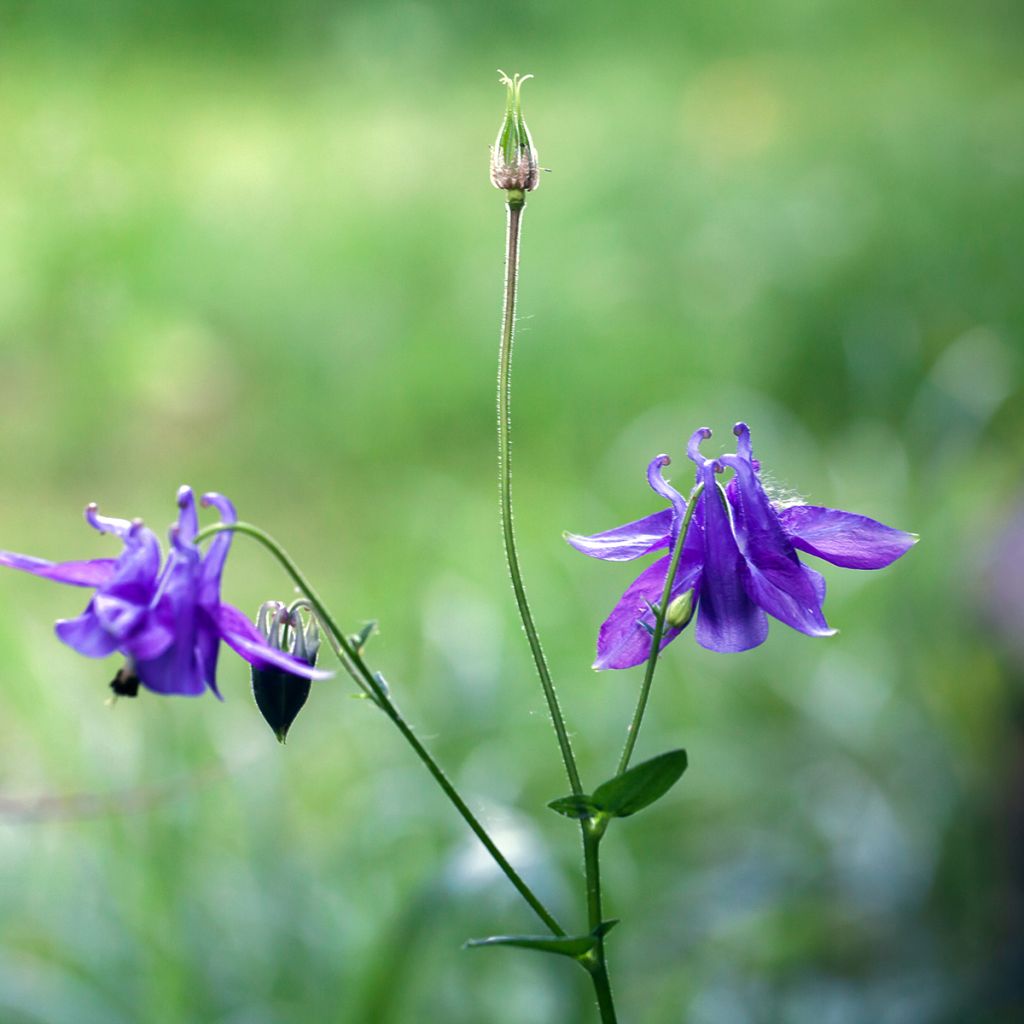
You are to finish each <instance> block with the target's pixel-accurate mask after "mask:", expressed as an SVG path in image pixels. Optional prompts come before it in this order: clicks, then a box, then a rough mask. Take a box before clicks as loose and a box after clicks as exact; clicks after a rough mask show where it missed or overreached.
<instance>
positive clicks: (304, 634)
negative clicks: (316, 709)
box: [252, 601, 320, 743]
mask: <svg viewBox="0 0 1024 1024" xmlns="http://www.w3.org/2000/svg"><path fill="white" fill-rule="evenodd" d="M300 606H305V607H308V606H306V605H305V603H304V602H299V603H297V604H295V605H292V607H291V608H287V607H285V605H283V604H282V603H281V602H280V601H267V602H266V603H265V604H264V605H263V606H262V607H261V608H260V611H259V616H258V617H257V619H256V628H257V629H258V630H259V631H260V632H261V633H262V634H263V635H264V636H265V637H266V638H267V644H268V645H269V646H270V647H273V648H274V649H275V650H278V651H284V652H285V653H287V654H290V655H292V657H294V658H297V659H298V660H299V661H302V662H304V663H305V664H307V665H310V666H312V665H315V664H316V655H317V651H318V650H319V648H320V628H319V626H318V625H317V622H316V619H315V618H314V617H313V616H312V615H311V616H310V619H309V623H308V625H303V622H302V616H301V615H300V613H299V607H300ZM309 691H310V681H309V680H308V679H305V678H303V677H302V676H298V675H295V674H294V673H292V672H289V671H287V670H286V669H283V668H279V667H278V666H276V665H263V666H258V665H255V664H254V665H253V666H252V695H253V697H254V698H255V699H256V706H257V707H258V708H259V709H260V713H261V714H262V715H263V717H264V719H266V722H267V725H269V726H270V728H271V729H273V730H274V735H275V736H276V737H277V738H278V741H279V742H281V743H284V741H285V737H286V736H287V735H288V730H289V729H290V728H291V725H292V722H294V721H295V718H296V716H297V715H298V713H299V712H300V711H301V710H302V707H303V705H304V704H305V703H306V698H307V697H308V696H309Z"/></svg>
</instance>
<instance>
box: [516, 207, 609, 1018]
mask: <svg viewBox="0 0 1024 1024" xmlns="http://www.w3.org/2000/svg"><path fill="white" fill-rule="evenodd" d="M525 205H526V203H525V196H524V194H523V193H521V192H510V193H509V194H508V232H507V235H506V243H505V301H504V305H503V308H502V319H501V346H500V348H499V351H498V494H499V505H500V508H501V530H502V536H503V537H504V540H505V559H506V561H507V563H508V572H509V576H510V577H511V578H512V590H513V592H514V593H515V598H516V605H517V607H518V608H519V617H520V619H521V620H522V623H523V631H524V632H525V633H526V638H527V639H528V640H529V642H530V650H531V652H532V653H533V663H534V665H535V666H536V669H537V676H538V677H539V678H540V684H541V687H542V688H543V690H544V696H545V698H546V699H547V703H548V711H549V713H550V715H551V724H552V725H553V726H554V729H555V736H556V737H557V738H558V746H559V749H560V750H561V752H562V762H563V764H564V765H565V774H566V775H567V776H568V778H569V785H570V786H571V787H572V791H573V793H574V794H575V795H576V796H580V795H581V794H582V793H583V785H582V783H581V782H580V775H579V769H578V768H577V767H576V757H575V755H574V754H573V751H572V743H571V742H570V740H569V733H568V732H567V730H566V728H565V719H564V718H563V717H562V709H561V707H560V706H559V703H558V695H557V694H556V693H555V684H554V683H553V682H552V679H551V673H550V672H549V671H548V664H547V659H546V658H545V657H544V650H543V648H542V647H541V644H540V637H539V636H538V635H537V627H536V626H535V625H534V622H533V614H532V613H531V611H530V605H529V602H528V601H527V599H526V587H525V586H524V584H523V576H522V573H521V572H520V569H519V555H518V553H517V551H516V536H515V530H514V529H513V525H512V342H513V339H514V336H515V326H516V290H517V286H518V282H519V237H520V231H521V228H522V217H523V208H524V206H525ZM580 825H581V828H582V832H583V863H584V870H585V873H586V888H587V919H588V921H589V923H590V928H591V930H593V929H595V928H597V927H598V926H599V925H600V924H601V872H600V865H599V860H598V845H599V843H600V834H599V833H597V832H594V831H592V830H591V826H590V823H589V822H587V821H581V822H580ZM585 966H586V967H587V970H588V971H589V972H590V977H591V980H592V982H593V985H594V993H595V995H596V996H597V1005H598V1009H599V1010H600V1013H601V1022H602V1024H616V1018H615V1004H614V1002H613V1000H612V990H611V984H610V982H609V980H608V965H607V961H606V959H605V952H604V939H603V937H602V938H599V939H598V941H597V945H596V946H595V947H594V949H593V950H591V955H590V957H589V958H588V961H587V963H586V965H585Z"/></svg>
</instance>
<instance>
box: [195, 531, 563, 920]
mask: <svg viewBox="0 0 1024 1024" xmlns="http://www.w3.org/2000/svg"><path fill="white" fill-rule="evenodd" d="M225 530H230V531H233V532H235V533H242V534H245V535H246V536H248V537H252V538H253V539H254V540H257V541H259V543H260V544H262V545H263V546H264V547H265V548H266V549H267V550H268V551H269V552H270V553H271V554H272V555H273V556H274V557H275V558H276V559H277V561H278V562H279V563H280V565H281V566H282V568H283V569H284V570H285V572H286V573H288V575H289V576H290V577H291V578H292V580H293V581H294V582H295V585H296V586H297V587H298V588H299V589H300V590H301V591H302V593H303V594H304V595H305V596H306V598H307V599H308V600H309V603H310V605H312V607H313V610H314V611H315V612H316V616H317V618H318V619H319V620H320V622H321V624H322V625H323V626H324V627H326V629H327V630H328V632H329V633H330V634H331V636H332V637H333V641H334V642H333V643H332V646H334V647H335V650H336V651H339V650H340V653H339V659H340V661H341V663H342V664H343V665H344V666H345V668H346V670H347V671H348V672H349V674H350V675H352V676H353V678H355V680H356V682H357V683H359V685H360V687H361V688H362V689H363V691H364V692H366V693H367V694H368V696H369V697H370V698H371V699H372V700H373V701H374V703H376V704H377V706H378V707H379V708H380V709H381V710H382V711H383V712H384V714H385V715H387V717H388V718H389V719H391V721H392V722H393V723H394V725H395V727H396V728H397V729H398V731H399V732H400V733H401V734H402V736H403V737H404V738H405V740H406V742H407V743H408V744H409V746H411V747H412V749H413V751H414V752H415V753H416V756H417V757H418V758H419V759H420V760H421V761H422V762H423V764H424V766H425V767H426V769H427V771H428V772H430V774H431V775H432V776H433V778H434V781H435V782H437V784H438V785H439V786H440V787H441V790H442V792H443V793H444V795H445V796H446V797H448V799H449V801H451V803H452V805H453V806H454V807H455V809H456V811H458V812H459V814H460V815H461V816H462V819H463V820H464V821H465V822H466V824H467V825H468V826H469V827H470V829H471V830H472V831H473V834H474V835H475V836H476V837H477V839H479V840H480V842H481V843H482V844H483V846H484V848H485V849H486V850H487V852H488V853H489V854H490V855H491V858H492V859H493V860H494V862H495V864H497V865H498V867H499V868H500V869H501V870H502V872H504V874H505V877H506V878H508V880H509V881H510V882H511V883H512V885H513V886H515V888H516V891H517V892H518V893H519V895H520V896H522V897H523V899H524V900H525V901H526V902H527V904H529V906H530V908H531V909H532V910H533V912H534V913H535V914H536V915H537V916H538V917H539V918H540V919H541V921H543V922H544V924H545V925H546V926H547V928H548V929H549V930H550V931H551V932H552V933H553V934H554V935H565V929H564V928H562V926H561V925H560V924H559V923H558V921H557V920H556V919H555V917H554V915H552V914H551V912H550V911H549V910H548V909H547V908H546V907H545V906H544V904H543V903H541V901H540V900H539V899H538V898H537V896H536V895H535V894H534V892H533V890H532V889H531V888H530V887H529V886H528V885H527V884H526V882H524V881H523V879H522V878H521V877H520V875H519V873H518V872H517V871H516V870H515V868H513V867H512V865H511V864H510V863H509V862H508V860H507V859H506V858H505V855H504V854H503V853H502V852H501V850H499V849H498V847H497V845H496V844H495V842H494V840H493V839H491V837H490V836H489V835H488V834H487V830H486V829H485V828H484V827H483V825H481V824H480V822H479V821H478V820H477V817H476V815H474V814H473V812H472V811H471V810H470V809H469V807H468V806H467V804H466V802H465V800H463V799H462V797H461V796H460V795H459V792H458V790H456V788H455V787H454V786H453V785H452V783H451V782H450V781H449V779H448V776H447V775H445V773H444V771H443V769H442V768H441V766H440V765H439V764H438V763H437V761H435V760H434V758H433V756H432V755H431V754H430V752H429V751H428V750H427V748H426V747H424V746H423V744H422V743H421V742H420V741H419V739H418V737H417V736H416V734H415V733H414V732H413V730H412V728H411V726H410V725H409V724H408V722H406V720H405V719H404V718H403V717H402V714H401V712H400V711H399V710H398V707H397V706H396V705H395V703H394V701H392V699H391V697H390V696H389V694H388V691H387V689H386V687H385V686H383V685H382V683H381V682H380V680H379V679H378V677H377V676H376V674H375V673H373V672H372V671H371V670H370V669H369V667H368V666H367V665H366V663H365V662H364V661H363V656H362V654H361V652H360V651H359V650H358V648H357V647H356V646H355V645H354V644H353V643H352V642H351V640H350V639H349V637H348V636H346V634H345V633H344V632H343V631H342V630H341V629H340V628H339V626H338V624H337V623H336V622H335V620H334V617H333V616H332V615H331V613H330V611H329V610H328V608H327V606H326V605H325V604H324V603H323V601H322V600H321V598H320V595H319V594H317V592H316V591H315V590H314V589H313V586H312V584H310V582H309V581H308V580H307V579H306V577H305V576H304V575H303V574H302V572H301V570H300V569H299V567H298V566H297V565H296V564H295V562H294V561H292V559H291V557H290V556H289V555H288V553H287V552H286V551H285V550H284V548H282V547H281V545H280V544H278V543H277V541H276V540H274V538H273V537H271V536H270V534H268V533H266V532H264V531H263V530H261V529H259V527H256V526H253V525H252V524H251V523H220V524H217V525H214V526H208V527H206V528H205V529H204V530H201V531H200V532H199V533H198V534H197V535H196V538H195V541H196V543H197V544H198V543H199V542H200V541H203V540H206V539H207V538H208V537H212V536H213V535H214V534H215V533H220V532H223V531H225Z"/></svg>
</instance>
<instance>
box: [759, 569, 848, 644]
mask: <svg viewBox="0 0 1024 1024" xmlns="http://www.w3.org/2000/svg"><path fill="white" fill-rule="evenodd" d="M797 572H798V573H799V576H800V579H799V582H796V574H792V575H791V574H789V573H787V577H788V578H787V579H786V580H785V586H778V585H776V583H774V582H772V580H771V579H769V577H768V576H767V575H766V574H764V573H762V572H761V571H760V570H759V569H758V568H757V567H756V566H754V565H749V564H748V575H747V578H746V587H747V593H749V594H750V596H751V597H752V598H753V599H754V600H755V601H756V602H757V603H758V604H759V605H760V606H761V607H762V608H763V609H764V610H765V611H766V612H768V614H769V615H772V616H774V617H775V618H776V619H778V620H779V621H780V622H784V623H785V624H786V625H787V626H791V627H792V628H793V629H796V630H799V631H800V632H801V633H806V634H807V635H808V636H832V635H833V634H834V633H835V632H836V631H835V630H834V629H832V628H831V627H830V626H829V624H828V623H827V622H826V621H825V616H824V614H823V613H822V610H821V602H822V600H823V598H824V588H823V587H819V585H818V580H821V577H820V574H818V573H815V576H817V577H818V580H815V579H814V578H813V577H811V576H810V575H809V573H811V572H813V570H811V569H808V568H807V566H805V565H800V566H798V569H797ZM822 582H823V581H822Z"/></svg>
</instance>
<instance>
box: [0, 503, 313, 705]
mask: <svg viewBox="0 0 1024 1024" xmlns="http://www.w3.org/2000/svg"><path fill="white" fill-rule="evenodd" d="M202 503H203V505H207V506H210V505H212V506H213V507H214V508H215V509H216V510H217V511H218V512H219V513H220V518H221V522H222V523H227V524H231V523H234V522H235V521H236V516H235V509H234V506H233V505H232V504H231V502H230V501H229V500H228V499H227V498H225V497H223V496H222V495H220V494H205V495H204V496H203V499H202ZM178 509H179V512H178V521H177V523H175V524H174V525H173V526H172V527H171V529H170V551H169V553H168V556H167V560H166V562H164V563H163V565H162V567H161V561H162V554H161V550H160V542H159V541H158V540H157V538H156V535H155V534H154V533H153V531H152V530H150V529H148V528H147V527H146V526H144V525H143V523H142V521H141V520H140V519H135V520H132V521H128V520H127V519H114V518H111V517H109V516H101V515H100V514H99V512H98V511H97V508H96V506H95V505H89V506H88V508H87V509H86V510H85V518H86V521H87V522H88V523H89V525H90V526H92V527H93V528H94V529H96V530H99V532H100V533H112V534H114V535H115V536H117V537H119V538H120V539H121V541H122V542H123V543H124V550H123V551H122V552H121V554H120V555H119V556H118V557H117V558H116V559H115V558H97V559H94V560H92V561H85V562H49V561H46V560H45V559H41V558H34V557H32V556H31V555H19V554H15V553H14V552H11V551H0V565H6V566H9V567H10V568H12V569H20V570H22V571H23V572H29V573H32V574H33V575H35V576H42V577H44V578H45V579H51V580H56V581H57V582H58V583H69V584H71V585H73V586H79V587H92V588H94V589H95V593H94V594H93V596H92V598H91V599H90V601H89V603H88V605H87V606H86V608H85V611H83V612H82V614H81V615H79V616H78V617H77V618H74V619H61V620H58V622H57V624H56V627H55V629H56V633H57V636H58V637H59V638H60V639H61V640H62V641H63V642H64V643H66V644H67V645H68V646H69V647H72V648H74V649H75V650H76V651H78V652H79V653H80V654H84V655H86V656H87V657H90V658H103V657H106V656H107V655H108V654H113V653H114V652H115V651H120V652H121V654H123V655H124V656H125V658H126V659H127V666H126V670H124V671H122V672H120V673H118V678H117V680H115V684H114V685H115V690H116V691H117V692H131V688H132V686H133V685H137V683H136V680H137V682H140V683H142V685H143V686H145V687H147V688H148V689H150V690H153V691H154V692H155V693H163V694H181V695H184V696H189V697H196V696H199V695H200V694H202V693H204V692H205V691H206V688H207V687H209V688H210V689H211V690H213V692H214V693H215V694H216V695H217V696H218V697H220V692H219V691H218V689H217V657H218V654H219V651H220V641H221V640H223V641H224V642H225V643H227V644H228V645H229V646H230V647H232V648H233V649H234V650H235V651H237V652H238V654H240V655H241V656H242V657H243V658H245V660H246V661H248V662H250V663H252V664H253V665H257V666H260V667H264V666H270V665H276V666H279V667H280V668H284V669H286V670H287V671H289V672H293V673H295V674H296V675H304V676H306V677H308V678H311V679H314V678H323V677H325V676H328V675H330V673H329V672H320V671H318V670H316V669H313V668H311V667H310V666H309V665H307V664H305V663H304V662H302V661H300V660H297V659H295V658H293V657H291V656H290V655H288V654H286V653H284V652H282V651H280V650H276V649H275V648H273V647H271V646H270V645H269V644H268V643H267V641H266V639H265V638H264V637H263V636H262V635H261V634H260V633H259V631H258V630H257V629H256V627H255V626H254V625H253V624H252V623H251V622H250V621H249V619H248V618H247V617H246V616H245V615H244V614H243V613H242V612H240V611H239V610H238V609H237V608H233V607H232V606H231V605H229V604H223V603H222V602H221V600H220V578H221V573H222V572H223V570H224V561H225V559H226V558H227V555H228V550H229V549H230V547H231V538H232V533H231V532H230V531H225V532H223V533H218V534H217V535H216V536H214V538H213V540H211V541H210V545H209V548H208V549H207V551H206V554H205V556H204V555H203V554H202V552H201V551H200V550H199V548H198V547H197V546H196V545H195V543H194V540H195V536H196V533H197V531H198V527H199V523H198V517H197V515H196V505H195V498H194V496H193V494H192V489H191V488H190V487H181V488H180V489H179V491H178Z"/></svg>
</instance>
